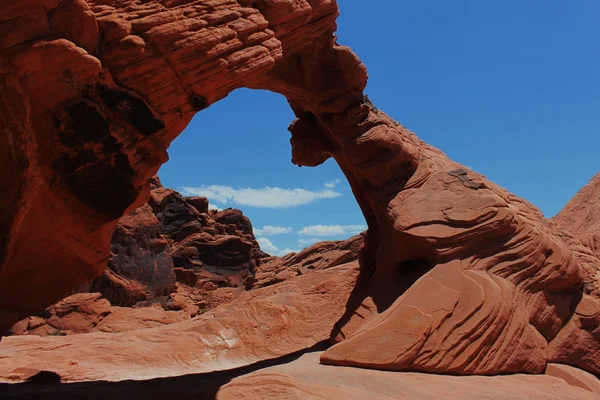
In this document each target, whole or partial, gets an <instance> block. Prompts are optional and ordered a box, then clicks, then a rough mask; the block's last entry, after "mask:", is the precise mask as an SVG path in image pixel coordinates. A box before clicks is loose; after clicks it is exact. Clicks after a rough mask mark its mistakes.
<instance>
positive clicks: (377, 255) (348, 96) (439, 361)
mask: <svg viewBox="0 0 600 400" xmlns="http://www.w3.org/2000/svg"><path fill="white" fill-rule="evenodd" d="M65 15H71V16H73V18H72V19H71V18H65ZM336 16H337V4H336V2H335V1H334V0H260V1H255V0H237V1H236V0H214V1H213V0H210V1H209V0H196V1H193V0H164V1H158V0H148V1H143V2H139V1H134V0H119V1H112V0H88V1H84V0H71V1H64V2H61V3H60V5H59V3H58V2H55V1H49V0H45V1H43V0H29V1H22V0H7V1H5V4H4V5H3V8H2V11H0V23H1V24H4V25H3V28H4V30H5V31H9V32H10V34H8V35H6V36H3V37H2V41H1V42H0V51H1V53H0V57H1V60H0V87H2V90H1V91H0V93H1V96H2V102H1V103H0V118H1V119H0V128H1V130H2V131H3V132H5V135H6V136H7V140H6V141H4V142H3V146H2V148H1V149H0V156H2V167H3V168H2V177H1V179H0V182H1V183H0V188H1V189H4V190H3V192H5V193H8V197H7V199H6V204H7V205H8V207H7V212H6V214H5V215H4V216H3V217H2V218H3V219H2V220H0V238H2V242H0V251H1V253H0V254H3V256H2V259H1V260H0V284H1V285H2V286H1V287H0V310H2V311H0V314H1V316H0V318H1V321H2V323H0V326H1V325H5V326H9V325H7V321H10V319H13V320H17V319H18V317H19V316H20V317H24V316H27V315H30V314H32V313H33V312H34V311H37V310H40V309H42V308H43V307H44V306H46V305H47V304H50V303H52V302H53V301H56V300H58V299H59V298H61V297H62V296H64V294H65V293H66V292H68V291H69V290H71V289H72V288H73V287H76V286H77V285H79V284H82V283H84V282H85V281H86V280H89V279H91V278H92V277H94V276H96V275H98V274H99V273H100V272H101V271H102V269H103V268H104V266H105V265H106V262H107V257H108V253H109V246H110V235H111V233H112V231H113V230H114V227H115V224H116V221H117V219H118V218H119V217H120V216H121V215H123V213H125V212H126V211H129V210H132V209H134V208H135V207H138V206H140V205H142V204H143V202H144V201H145V200H146V198H147V197H148V193H149V186H150V184H149V181H150V178H151V176H152V175H153V174H154V173H155V172H156V171H157V169H158V167H159V166H160V164H161V163H163V162H164V161H165V160H166V148H167V147H168V145H169V143H170V142H171V141H172V140H173V139H174V138H175V137H176V136H177V135H178V134H179V133H180V132H181V131H182V129H183V128H184V127H185V126H186V124H187V123H188V122H189V121H190V119H191V117H192V115H193V114H194V113H195V112H196V111H199V110H201V109H203V108H205V107H207V106H209V105H210V104H212V103H214V102H215V101H217V100H219V99H221V98H223V97H225V96H226V95H227V94H228V93H229V92H231V91H232V90H234V89H236V88H239V87H249V88H256V89H267V90H271V91H274V92H278V93H281V94H283V95H284V96H285V97H286V98H287V99H288V101H289V103H290V105H291V107H292V109H293V111H294V112H295V114H296V116H297V117H298V119H297V120H296V121H295V122H294V123H293V124H292V126H291V127H290V131H291V134H292V138H291V144H292V158H293V162H294V163H296V164H297V165H306V166H316V165H319V164H320V163H322V162H324V161H325V160H326V159H328V158H330V157H332V158H334V159H335V160H336V162H337V163H338V164H339V166H340V168H341V169H342V171H343V172H344V174H345V175H346V177H347V179H348V181H349V183H350V185H351V187H352V190H353V192H354V194H355V196H356V200H357V202H358V204H359V206H360V208H361V210H362V212H363V214H364V216H365V219H366V221H367V224H368V227H369V230H368V233H367V235H366V238H365V246H364V249H363V251H362V252H361V254H360V262H361V267H362V274H361V279H360V282H359V283H358V284H357V287H356V288H355V290H354V291H353V295H352V300H351V302H350V304H349V305H348V312H347V313H346V315H345V316H344V318H342V319H341V320H340V321H339V323H338V324H337V325H336V330H335V338H336V340H338V341H341V340H342V339H343V341H341V342H340V343H338V344H337V345H335V346H334V347H332V348H331V349H329V350H328V351H327V352H325V353H324V354H323V356H322V357H321V360H322V361H323V362H326V363H330V364H337V365H352V366H362V367H373V368H381V369H391V370H407V369H409V370H420V371H426V372H439V373H447V372H452V373H458V374H474V373H477V374H498V373H511V372H528V373H540V372H543V370H544V369H545V366H546V364H547V363H548V362H554V361H556V362H562V363H568V364H572V365H577V366H580V367H582V368H585V369H587V370H589V371H591V372H594V373H600V365H599V362H600V361H599V360H600V346H598V345H597V344H598V342H599V335H600V317H599V315H600V314H599V313H598V312H597V310H598V309H599V308H598V302H599V301H600V300H598V299H597V298H595V297H593V296H592V293H590V292H589V291H588V290H587V289H585V288H584V287H583V286H584V285H583V284H584V281H585V279H584V273H583V272H582V269H584V268H583V267H582V265H581V264H582V261H581V257H579V256H578V255H577V254H575V253H574V251H573V249H572V246H571V245H570V244H569V243H568V242H567V241H566V240H563V239H562V238H561V236H560V235H561V232H560V231H559V230H558V229H557V225H555V224H553V223H550V222H548V221H546V220H545V218H544V217H543V215H542V214H541V213H540V212H539V211H538V210H537V209H536V208H535V207H533V206H532V205H530V204H528V203H526V202H524V201H522V200H521V199H519V198H517V197H515V196H514V195H512V194H510V193H508V192H506V191H505V190H503V189H502V188H500V187H498V186H496V185H494V184H492V183H490V182H489V181H487V180H486V179H485V178H484V177H483V176H481V175H479V174H477V173H474V172H471V171H466V170H464V169H462V168H460V165H458V164H456V163H454V162H452V161H450V160H449V159H448V158H447V157H446V156H445V155H444V154H442V153H441V152H440V151H439V150H437V149H434V148H432V147H430V146H428V145H426V144H425V143H422V142H421V141H420V140H419V139H418V138H417V137H416V136H415V135H414V134H413V133H412V132H410V131H408V130H406V129H405V128H404V127H402V126H401V125H399V124H398V123H397V122H395V121H393V120H392V119H390V118H389V117H387V116H386V115H385V114H384V113H382V112H381V111H379V110H378V109H377V108H376V107H375V106H374V105H373V104H372V103H371V102H370V101H369V99H368V98H367V97H366V96H365V95H364V94H363V91H364V89H365V86H366V81H367V72H366V68H365V66H364V65H363V64H362V63H361V62H360V60H359V59H358V58H357V57H356V55H354V54H353V53H352V51H350V49H348V48H346V47H343V46H340V45H338V44H337V42H336V39H335V37H334V35H333V32H334V31H335V18H336ZM12 27H15V29H10V28H12ZM7 28H9V29H7ZM5 171H6V172H5ZM50 228H51V229H50ZM201 243H202V241H201V240H200V241H194V242H193V246H196V247H197V246H198V245H200V244H201ZM33 248H35V249H36V252H35V253H33V252H32V251H30V250H31V249H33ZM185 254H188V253H187V252H185ZM590 262H593V260H592V261H590ZM586 268H587V267H586ZM591 268H595V267H591ZM597 269H598V268H596V270H597ZM328 271H330V270H326V271H318V272H317V273H319V272H323V273H325V272H328ZM311 275H312V274H311ZM300 278H304V277H300ZM298 279H299V278H298ZM49 283H51V284H49ZM240 299H241V298H240ZM278 301H281V302H285V299H279V300H278ZM232 304H233V303H232ZM234 314H235V315H236V318H242V316H243V318H249V319H252V320H256V319H257V317H258V316H259V315H261V309H260V308H256V309H253V310H252V311H248V312H247V313H246V312H244V311H238V312H237V314H236V313H234ZM214 323H216V322H214ZM222 323H223V324H225V325H223V326H229V325H227V324H226V323H225V322H222ZM236 323H237V320H236V321H234V320H232V319H230V320H229V322H228V324H231V325H235V324H236ZM209 325H210V324H209ZM211 326H212V325H211ZM244 326H246V325H244ZM284 326H287V325H284ZM246 328H247V326H246ZM160 329H162V328H160ZM165 329H166V328H165ZM207 329H208V328H207ZM248 329H249V328H248ZM282 329H283V328H282ZM288 329H289V328H288ZM147 335H149V336H151V335H152V334H151V333H148V334H147ZM253 335H259V333H257V332H254V333H253ZM251 336H252V335H250V336H248V337H251ZM178 339H179V338H178ZM178 339H177V340H178ZM77 340H81V342H80V343H84V341H83V340H84V339H77ZM173 340H175V339H173ZM252 340H257V339H256V337H254V338H253V339H252ZM182 342H185V340H184V341H182ZM269 343H270V342H269ZM303 343H306V342H303ZM114 344H115V345H116V346H117V348H119V347H118V346H119V343H114ZM111 345H112V344H111ZM179 345H181V343H180V342H177V343H173V346H179ZM209 347H210V346H209ZM21 348H25V347H21ZM84 348H85V346H84V345H83V344H81V345H78V346H70V347H69V349H70V350H68V351H74V350H73V349H81V350H83V349H84ZM292 348H297V347H294V346H290V347H289V348H288V350H287V351H290V350H291V349H292ZM119 349H121V350H125V349H123V348H119ZM127 350H128V349H127ZM246 350H247V349H246ZM8 351H10V350H8ZM32 351H33V350H32ZM61 351H66V350H62V349H61ZM281 351H282V352H283V351H284V350H281ZM583 353H585V357H581V354H583ZM11 354H12V353H11ZM46 354H47V353H46ZM52 354H55V353H52ZM88 354H89V353H88ZM119 354H124V352H123V353H121V352H119ZM163 354H164V353H163ZM260 356H264V354H262V353H261V355H260ZM11 357H12V359H14V358H15V357H16V356H15V355H12V356H11ZM32 357H34V356H33V352H32V353H30V354H28V355H27V356H24V359H25V360H32ZM47 357H50V358H52V355H49V356H47ZM253 359H254V360H256V359H259V356H257V357H255V358H253ZM38 362H39V363H42V364H43V365H51V364H53V363H48V360H46V361H43V360H41V361H38ZM229 362H230V361H228V363H229ZM11 363H12V361H11ZM157 364H158V363H157ZM11 365H12V364H11ZM220 365H229V364H227V363H225V362H222V363H221V364H220ZM129 366H131V365H129ZM163 368H164V370H163V372H164V371H165V370H168V369H169V368H171V367H170V366H168V365H163ZM175 369H176V370H177V371H184V370H185V369H184V368H175ZM128 370H130V368H128ZM79 372H81V371H79ZM159 373H162V372H159Z"/></svg>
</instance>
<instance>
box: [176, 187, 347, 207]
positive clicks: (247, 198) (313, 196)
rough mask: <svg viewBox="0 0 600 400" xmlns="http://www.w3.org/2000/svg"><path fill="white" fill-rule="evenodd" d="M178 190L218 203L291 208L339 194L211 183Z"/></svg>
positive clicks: (338, 194) (331, 197) (327, 191)
mask: <svg viewBox="0 0 600 400" xmlns="http://www.w3.org/2000/svg"><path fill="white" fill-rule="evenodd" d="M180 192H182V193H183V194H184V195H188V196H204V197H207V198H208V199H209V200H210V201H211V202H215V203H219V204H224V205H225V204H230V203H231V204H235V205H241V206H249V207H258V208H292V207H298V206H301V205H305V204H310V203H313V202H315V201H317V200H322V199H333V198H336V197H339V196H341V195H342V194H341V193H338V192H336V191H334V190H332V189H331V188H326V189H322V190H316V191H311V190H306V189H300V188H296V189H282V188H279V187H270V186H266V187H264V188H262V189H253V188H238V189H235V188H232V187H231V186H222V185H211V186H199V187H190V186H184V187H181V188H180Z"/></svg>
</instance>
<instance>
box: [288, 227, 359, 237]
mask: <svg viewBox="0 0 600 400" xmlns="http://www.w3.org/2000/svg"><path fill="white" fill-rule="evenodd" d="M365 229H367V227H366V226H365V225H311V226H306V227H304V228H302V230H301V231H299V232H298V234H299V235H302V236H342V235H356V234H358V233H360V232H362V231H364V230H365Z"/></svg>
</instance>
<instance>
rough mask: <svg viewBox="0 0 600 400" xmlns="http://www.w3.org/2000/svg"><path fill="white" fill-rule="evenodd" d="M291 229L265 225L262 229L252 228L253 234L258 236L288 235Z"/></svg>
mask: <svg viewBox="0 0 600 400" xmlns="http://www.w3.org/2000/svg"><path fill="white" fill-rule="evenodd" d="M291 231H292V228H290V227H288V226H272V225H265V226H263V227H262V229H259V228H254V234H255V235H260V236H275V235H285V234H286V233H290V232H291Z"/></svg>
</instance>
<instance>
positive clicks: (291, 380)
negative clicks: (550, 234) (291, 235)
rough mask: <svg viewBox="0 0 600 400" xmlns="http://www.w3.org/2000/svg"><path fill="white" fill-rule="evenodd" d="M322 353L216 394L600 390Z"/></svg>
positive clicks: (484, 397)
mask: <svg viewBox="0 0 600 400" xmlns="http://www.w3.org/2000/svg"><path fill="white" fill-rule="evenodd" d="M318 359H319V354H318V353H312V354H307V355H304V356H302V357H301V358H300V359H298V360H297V361H294V362H291V363H288V364H285V365H281V366H276V367H271V368H267V369H264V370H261V371H258V372H255V373H252V374H249V375H245V376H242V377H240V378H236V379H234V380H233V381H232V382H231V383H229V384H227V385H225V386H224V387H222V388H221V389H220V390H219V392H218V394H217V396H216V399H217V400H235V399H242V400H250V399H263V400H271V399H272V400H278V399H289V400H296V399H297V400H305V399H310V400H313V399H314V400H317V399H318V400H321V399H328V400H362V399H370V398H377V399H383V400H392V399H397V400H400V399H407V400H408V399H410V400H412V399H420V400H438V399H453V400H454V399H457V400H463V399H464V400H469V399H478V400H480V399H481V400H506V399H515V400H516V399H532V400H533V399H535V400H567V399H571V400H580V399H581V400H582V399H589V400H592V399H597V398H598V396H599V395H600V392H597V391H596V392H594V391H593V390H591V389H589V388H588V389H585V388H583V387H581V386H580V385H582V381H585V379H586V378H587V379H590V377H589V376H587V377H586V376H581V379H579V380H577V379H575V376H573V375H569V374H568V373H567V374H565V375H563V379H560V378H556V377H551V376H547V375H541V376H531V375H511V376H496V377H483V376H461V377H457V376H442V375H432V374H423V373H390V372H383V371H373V370H368V369H358V368H344V367H335V368H334V367H328V366H324V365H319V364H318ZM591 378H592V379H596V378H594V377H591ZM572 385H573V386H572Z"/></svg>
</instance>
